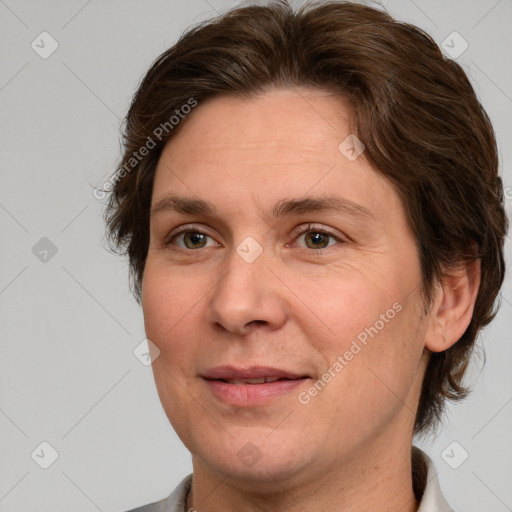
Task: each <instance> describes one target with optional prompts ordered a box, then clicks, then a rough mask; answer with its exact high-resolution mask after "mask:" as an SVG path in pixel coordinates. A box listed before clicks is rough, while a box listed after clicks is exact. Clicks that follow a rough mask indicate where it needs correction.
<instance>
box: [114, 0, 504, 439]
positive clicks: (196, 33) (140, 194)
mask: <svg viewBox="0 0 512 512" xmlns="http://www.w3.org/2000/svg"><path fill="white" fill-rule="evenodd" d="M294 86H311V87H315V88H320V89H323V90H329V91H333V92H335V93H337V94H339V95H340V96H341V97H343V98H345V99H346V100H347V101H348V102H349V105H350V107H351V110H352V114H353V119H352V121H353V125H354V133H356V134H357V137H358V138H359V139H360V140H361V141H362V142H363V143H364V145H365V146H366V150H365V156H366V158H368V159H369V161H370V162H371V163H372V164H373V165H374V166H375V167H376V169H377V170H378V171H379V172H380V173H382V174H383V175H384V176H386V177H387V178H388V179H389V180H390V181H391V182H392V184H393V185H394V186H395V190H396V191H397V193H398V194H399V196H400V198H401V201H402V204H403V205H404V208H405V211H406V213H407V215H408V217H409V221H410V224H411V226H412V229H413V231H414V234H415V237H416V240H417V246H418V254H419V259H420V265H421V271H422V291H423V293H424V297H425V304H426V308H428V305H429V304H430V302H431V299H432V291H433V286H434V285H435V283H436V281H437V280H439V278H440V277H442V272H443V269H444V270H446V269H449V268H453V267H454V266H455V265H456V264H457V263H460V262H462V261H465V259H466V258H475V257H479V258H481V285H480V289H479V292H478V296H477V299H476V304H475V308H474V313H473V317H472V320H471V323H470V324H469V326H468V328H467V330H466V331H465V333H464V334H463V336H462V337H461V338H460V340H459V341H458V342H457V343H455V344H454V345H453V346H452V347H450V348H449V349H448V350H446V351H444V352H440V353H433V354H432V358H431V360H430V362H429V365H428V368H427V371H426V374H425V379H424V382H423V389H422V393H421V397H420V402H419V406H418V411H417V415H416V421H415V426H414V430H415V433H422V432H426V431H428V430H429V429H431V428H432V427H434V426H435V424H436V423H437V421H438V420H439V419H440V417H441V415H442V413H443V410H444V405H445V399H452V400H458V399H461V398H464V397H465V396H466V394H467V393H468V389H467V388H466V387H464V386H463V384H462V378H463V375H464V372H465V370H466V367H467V364H468V360H469V356H470V355H471V352H472V350H473V346H474V342H475V339H476V336H477V334H478V332H479V331H480V329H481V328H482V327H483V326H485V325H487V324H488V323H489V322H490V321H491V320H492V319H493V318H494V316H495V314H496V311H497V310H496V309H495V305H496V304H495V300H496V297H497V294H498V292H499V289H500V287H501V284H502V281H503V278H504V272H505V268H504V256H503V244H504V238H505V236H506V232H507V228H508V221H507V218H506V215H505V211H504V206H503V186H502V182H501V179H500V178H499V177H498V155H497V148H496V141H495V136H494V131H493V128H492V126H491V123H490V120H489V118H488V116H487V114H486V112H485V111H484V109H483V108H482V106H481V104H480V102H479V101H478V99H477V97H476V95H475V92H474V90H473V88H472V86H471V84H470V82H469V80H468V78H467V76H466V75H465V73H464V71H463V70H462V68H461V66H460V65H459V64H457V63H456V62H454V61H453V60H451V59H449V58H446V57H444V56H443V54H442V53H441V51H440V49H439V47H438V46H437V45H436V44H435V42H434V41H433V40H432V38H431V37H430V36H429V35H428V34H426V33H425V32H423V31H422V30H420V29H418V28H417V27H414V26H413V25H409V24H406V23H402V22H399V21H395V20H394V19H393V18H391V17H390V16H389V15H388V14H387V13H385V12H383V11H381V10H380V9H374V8H370V7H367V6H364V5H361V4H356V3H350V2H335V1H329V2H321V3H316V4H310V5H307V4H306V5H305V6H303V7H301V8H300V9H299V10H298V11H297V12H294V10H293V9H292V8H291V7H290V6H289V5H288V3H287V2H286V1H285V0H277V1H274V2H271V3H269V4H268V5H261V4H260V5H246V6H244V7H239V8H237V9H234V10H232V11H229V12H227V13H225V14H223V15H221V16H219V17H217V18H216V19H214V20H210V21H208V22H203V23H200V24H199V25H197V26H195V27H193V28H191V29H190V30H189V31H188V32H186V33H185V34H184V35H183V36H182V37H181V38H180V39H179V41H178V42H177V43H176V44H175V45H174V46H173V47H171V48H169V49H168V50H167V51H166V52H164V53H163V54H162V55H161V56H160V57H158V58H157V59H156V61H155V62H154V63H153V64H152V66H151V68H150V69H149V71H148V72H147V74H146V76H145V77H144V79H143V80H142V82H141V84H140V86H139V88H138V90H137V92H136V94H135V97H134V99H133V102H132V104H131V107H130V109H129V112H128V114H127V116H126V119H125V124H124V132H123V139H124V140H123V143H124V155H123V159H122V161H121V163H120V164H119V166H118V169H117V170H116V173H115V174H114V177H113V183H112V188H113V189H112V193H111V194H110V196H109V200H108V204H107V210H106V212H105V219H106V222H107V233H108V238H109V240H110V242H111V243H112V245H113V246H115V247H116V248H117V250H118V251H119V250H122V252H123V253H124V254H128V257H129V263H130V280H131V286H132V290H133V292H134V295H135V297H136V299H137V301H138V303H139V304H140V303H141V283H142V276H143V272H144V265H145V260H146V256H147V251H148V244H149V211H150V204H151V194H152V186H153V177H154V173H155V169H156V166H157V163H158V160H159V157H160V154H161V151H162V148H163V147H164V145H165V143H166V142H167V141H168V140H169V139H171V138H172V136H173V135H174V134H175V133H176V132H177V130H178V129H179V128H180V127H181V126H182V125H183V124H184V123H185V122H186V118H185V116H183V115H179V114H180V113H181V114H183V113H185V112H186V110H185V109H184V105H186V104H189V105H192V104H193V102H197V103H196V104H199V105H200V104H201V101H203V100H205V99H206V98H211V97H214V96H217V95H220V94H223V95H224V94H229V95H238V96H244V97H248V96H251V95H255V94H259V93H262V92H264V91H265V90H266V89H267V88H269V87H294ZM174 114H178V115H179V117H180V120H179V123H178V124H175V123H174V122H173V121H170V119H171V116H173V115H174ZM175 118H176V119H177V118H178V117H177V116H175ZM158 127H160V129H159V128H158ZM162 127H166V128H165V129H162ZM164 132H165V133H164ZM157 135H158V136H157ZM155 139H156V140H155ZM149 141H151V149H150V150H149V151H147V152H146V151H145V152H144V153H145V156H144V157H143V158H142V157H140V158H139V156H140V155H139V154H140V153H142V151H140V149H141V148H142V147H143V146H146V147H149ZM135 154H137V155H138V156H137V158H136V159H134V155H135ZM475 243H476V244H477V246H478V254H476V255H475V253H474V251H471V250H470V249H471V244H473V245H475ZM114 250H116V249H114Z"/></svg>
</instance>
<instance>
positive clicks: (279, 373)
mask: <svg viewBox="0 0 512 512" xmlns="http://www.w3.org/2000/svg"><path fill="white" fill-rule="evenodd" d="M201 377H203V378H205V379H239V380H241V379H260V378H262V377H273V378H274V377H277V378H278V379H300V378H301V377H308V375H305V374H298V373H295V372H291V371H287V370H282V369H280V368H272V367H270V366H251V367H248V368H236V367H234V366H227V365H224V366H215V367H214V368H211V369H209V370H207V371H205V372H204V373H202V374H201Z"/></svg>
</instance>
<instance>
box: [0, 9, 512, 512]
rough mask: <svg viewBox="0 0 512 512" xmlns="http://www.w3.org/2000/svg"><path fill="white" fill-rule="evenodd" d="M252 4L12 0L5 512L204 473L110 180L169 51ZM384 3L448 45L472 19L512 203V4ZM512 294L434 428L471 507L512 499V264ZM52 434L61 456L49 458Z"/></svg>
mask: <svg viewBox="0 0 512 512" xmlns="http://www.w3.org/2000/svg"><path fill="white" fill-rule="evenodd" d="M237 3H238V2H229V1H225V0H187V1H185V0H180V1H169V0H166V1H160V0H151V1H146V2H143V1H140V0H139V1H134V0H130V1H126V0H125V1H120V0H117V1H103V2H102V1H100V0H90V1H86V0H73V1H69V0H67V1H64V0H61V1H56V0H52V1H46V2H41V1H28V0H26V1H23V0H5V1H2V0H0V34H1V36H0V37H1V44H0V53H1V62H2V66H1V70H0V116H1V118H0V119H1V122H0V151H1V154H0V165H1V167H0V169H1V188H0V223H1V233H2V246H1V255H0V307H1V311H2V322H1V335H0V354H1V357H0V460H1V461H2V462H1V464H0V511H1V512H7V511H8V512H25V511H27V512H28V511H35V510H38V511H39V512H50V511H51V512H59V511H66V512H68V511H69V510H73V511H75V512H89V511H95V510H100V511H104V512H107V511H121V510H126V509H129V508H132V507H135V506H137V505H140V504H143V503H147V502H150V501H154V500H156V499H160V498H162V497H164V496H167V495H168V494H169V493H170V491H171V490H172V489H173V488H174V487H175V485H176V484H177V483H178V482H179V481H180V480H181V479H182V478H183V477H184V476H185V475H186V474H188V473H189V472H190V471H191V463H190V456H189V454H188V452H187V450H186V449H185V448H184V447H183V446H182V444H181V442H180V441H179V439H178V438H177V436H176V434H175V433H174V431H173V430H172V428H171V427H170V425H169V423H168V421H167V418H166V416H165V414H164V413H163V411H162V409H161V406H160V402H159V400H158V396H157V394H156V389H155V386H154V381H153V376H152V372H151V367H147V366H144V365H143V364H141V362H140V361H139V360H138V359H137V358H136V357H135V356H134V354H133V350H134V349H135V348H136V347H137V346H138V345H139V344H140V343H141V341H142V340H144V338H145V335H144V328H143V321H142V314H141V311H140V309H139V307H138V306H137V304H136V303H135V300H134V299H133V298H132V297H131V296H130V293H129V290H128V279H127V266H126V262H125V261H124V260H122V259H121V258H120V257H117V256H115V255H112V254H110V253H109V252H107V250H106V247H105V243H104V240H103V230H104V226H103V222H102V213H103V210H104V201H102V200H98V199H96V198H95V197H94V196H93V187H94V186H100V185H102V184H103V183H104V182H105V181H106V179H107V178H108V176H109V175H110V174H111V173H112V171H113V169H114V165H115V163H116V161H117V160H118V158H119V155H120V152H119V151H120V148H119V127H120V120H121V119H122V117H123V116H124V114H125V113H126V110H127V108H128V105H129V101H130V99H131V96H132V94H133V92H134V90H135V87H136V85H137V84H138V81H139V80H140V78H141V77H142V75H143V73H144V72H145V71H146V70H147V68H148V66H149V65H150V63H151V62H152V61H153V59H154V58H156V57H157V56H158V55H159V54H160V53H161V52H162V51H164V50H165V49H167V48H168V47H169V46H171V45H172V44H173V43H174V42H175V41H176V39H177V38H178V36H179V35H180V34H181V33H182V32H183V31H184V30H185V29H186V28H187V27H189V26H190V25H191V24H195V23H197V22H199V21H201V20H204V19H207V18H209V17H211V16H212V15H214V14H216V12H221V11H224V10H225V9H227V8H229V7H231V6H233V5H235V4H237ZM383 5H385V6H386V8H387V9H388V11H389V12H390V13H391V14H393V15H395V16H396V17H398V18H399V19H402V20H405V21H409V22H412V23H414V24H416V25H418V26H420V27H422V28H424V29H425V30H426V31H427V32H429V33H430V34H431V35H432V36H433V37H434V38H435V40H436V41H437V42H438V43H439V44H441V43H442V41H444V40H445V39H446V38H447V36H449V35H450V34H451V33H452V32H454V31H456V32H458V33H459V34H460V35H461V36H462V37H463V38H464V40H466V41H467V42H468V44H469V47H468V49H467V50H466V51H465V52H464V53H463V54H462V55H460V56H459V57H457V61H458V62H459V63H461V65H462V66H463V67H464V69H465V70H466V71H467V73H468V74H469V76H470V79H471V80H472V82H473V84H474V86H475V87H476V90H477V92H478V95H479V97H480V99H481V101H482V103H483V105H484V106H485V108H486V109H487V111H488V113H489V115H490V117H491V120H492V121H493V123H494V126H495V130H496V134H497V138H498V142H499V149H500V155H501V158H502V174H503V176H504V183H505V186H506V187H507V188H506V194H507V201H506V203H507V210H508V212H509V213H510V211H511V209H512V174H511V168H510V162H511V161H512V154H511V151H512V144H510V142H511V140H512V137H511V123H510V120H511V119H512V71H511V65H510V62H511V50H512V44H511V43H512V32H511V31H510V26H511V25H512V0H499V1H496V0H482V1H475V0H473V1H462V0H460V1H453V0H449V1H446V0H443V1H440V0H436V1H426V0H415V1H412V0H393V1H384V2H383ZM43 31H47V32H49V33H50V34H51V36H52V37H53V38H54V39H55V40H56V41H57V43H58V45H59V46H58V48H57V50H56V51H55V52H54V53H53V54H52V55H50V56H49V57H48V58H46V59H43V58H41V57H40V55H39V54H38V53H36V51H34V50H33V49H32V47H31V43H32V41H34V40H35V42H36V43H38V41H39V43H38V44H39V46H43V43H41V38H40V37H38V36H39V34H41V32H43ZM44 37H47V36H44ZM50 43H51V42H50V40H49V39H45V43H44V50H45V51H48V49H49V48H51V46H50ZM454 44H455V48H456V49H457V48H460V44H461V41H460V40H457V41H456V42H455V43H454ZM40 51H42V48H41V50H40ZM43 237H46V238H47V239H49V240H50V241H51V244H50V242H48V240H43V241H41V239H42V238H43ZM507 243H508V247H507V261H508V263H510V253H511V251H510V249H511V247H510V239H508V242H507ZM34 246H35V249H34ZM53 246H54V249H53V251H55V249H56V250H57V252H56V253H55V254H53V253H52V250H51V249H52V247H53ZM45 250H47V251H49V252H47V253H45V252H44V251H45ZM502 299H503V305H502V308H501V310H500V313H499V315H498V317H497V319H496V320H495V322H494V324H493V325H492V326H491V327H490V328H488V329H486V330H485V331H484V333H483V335H482V336H481V339H480V341H479V346H480V347H482V346H483V347H485V353H486V357H487V362H486V365H485V366H484V367H483V369H482V364H481V363H482V362H481V360H478V359H475V360H474V364H473V366H472V368H471V372H470V375H469V378H468V382H471V383H472V384H473V387H474V391H473V393H472V394H471V396H470V397H469V398H468V399H467V400H466V401H465V402H463V403H461V404H458V405H456V406H451V407H450V409H449V415H448V418H447V420H446V424H445V427H444V430H443V432H442V433H441V434H440V435H439V436H438V437H437V439H435V440H432V439H428V440H424V441H418V442H417V444H418V445H420V446H421V447H423V449H425V450H426V451H427V452H428V453H429V454H430V456H431V457H432V458H433V460H434V463H435V465H436V467H437V469H438V471H439V474H440V475H439V478H440V481H441V484H442V487H443V490H444V492H445V494H446V496H447V499H448V501H449V502H450V503H451V505H452V506H453V507H454V508H455V509H456V510H457V511H460V512H462V511H464V512H481V511H482V510H485V511H495V512H501V511H506V510H512V486H511V485H510V482H511V481H512V441H511V436H510V433H511V425H512V403H511V402H512V372H511V371H510V361H511V355H512V349H511V344H510V334H509V333H510V328H511V327H512V314H511V313H512V289H511V280H510V278H508V279H507V282H506V284H505V286H504V288H503V297H502ZM43 441H46V442H47V443H49V444H50V445H51V446H52V447H53V448H54V449H55V450H56V451H57V453H58V458H57V460H56V461H55V462H54V463H53V464H52V465H51V466H50V467H49V468H48V469H42V468H41V467H40V464H43V463H44V459H45V458H46V461H47V462H48V461H49V459H48V457H51V452H50V451H49V449H48V448H45V446H44V445H43V447H40V443H41V442H43ZM453 442H456V443H458V444H456V445H452V444H451V443H453ZM34 450H35V454H36V455H34V456H33V457H32V456H31V454H32V453H33V452H34ZM41 450H42V451H41ZM465 452H467V453H468V454H469V457H468V458H467V460H465V461H464V462H463V463H462V464H461V465H460V466H459V467H458V468H457V469H454V468H453V467H451V466H456V465H459V464H460V462H461V461H462V460H463V458H464V456H465ZM37 454H39V457H38V456H37ZM36 462H37V463H36Z"/></svg>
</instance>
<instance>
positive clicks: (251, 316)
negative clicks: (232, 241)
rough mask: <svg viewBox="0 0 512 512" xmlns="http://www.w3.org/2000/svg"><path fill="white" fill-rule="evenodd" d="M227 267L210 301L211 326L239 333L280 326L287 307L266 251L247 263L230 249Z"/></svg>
mask: <svg viewBox="0 0 512 512" xmlns="http://www.w3.org/2000/svg"><path fill="white" fill-rule="evenodd" d="M226 266H227V270H224V271H223V274H222V275H220V276H219V279H218V281H217V283H216V285H215V287H214V289H213V294H212V295H211V301H210V304H209V316H210V319H209V320H210V323H211V324H212V325H213V326H214V328H216V329H222V330H225V331H228V332H230V333H233V334H237V335H239V336H243V335H246V334H248V333H249V332H250V331H252V330H254V329H264V330H270V331H272V330H276V329H279V328H280V327H281V326H282V325H283V324H284V322H285V321H286V317H287V311H288V306H287V301H286V298H285V296H284V293H285V287H284V285H283V283H282V282H281V281H280V280H279V279H278V278H277V277H276V275H275V274H274V272H272V271H271V270H270V269H269V266H271V256H270V255H268V252H267V251H264V252H263V253H262V254H261V255H260V256H259V257H258V258H257V259H256V260H254V261H252V262H249V261H246V259H244V258H243V257H242V256H240V254H239V253H237V252H236V251H235V250H233V251H232V254H231V255H230V257H229V259H227V260H226ZM224 268H226V267H224Z"/></svg>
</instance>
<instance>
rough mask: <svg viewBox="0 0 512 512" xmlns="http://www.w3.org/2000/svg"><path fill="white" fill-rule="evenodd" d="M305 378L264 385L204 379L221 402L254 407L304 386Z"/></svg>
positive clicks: (277, 381)
mask: <svg viewBox="0 0 512 512" xmlns="http://www.w3.org/2000/svg"><path fill="white" fill-rule="evenodd" d="M307 380H309V379H307V378H304V379H295V380H276V381H275V382H265V383H264V384H228V383H227V382H222V381H220V380H208V379H205V382H206V384H207V385H208V387H209V388H210V390H211V391H212V393H213V394H214V395H215V396H216V397H217V398H218V399H219V400H221V401H222V402H224V403H227V404H230V405H238V406H254V405H261V404H265V403H268V402H270V401H271V400H273V399H275V398H279V397H281V396H284V395H287V394H288V393H291V392H292V391H294V390H295V389H296V388H298V387H299V386H301V385H302V384H304V382H306V381H307Z"/></svg>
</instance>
